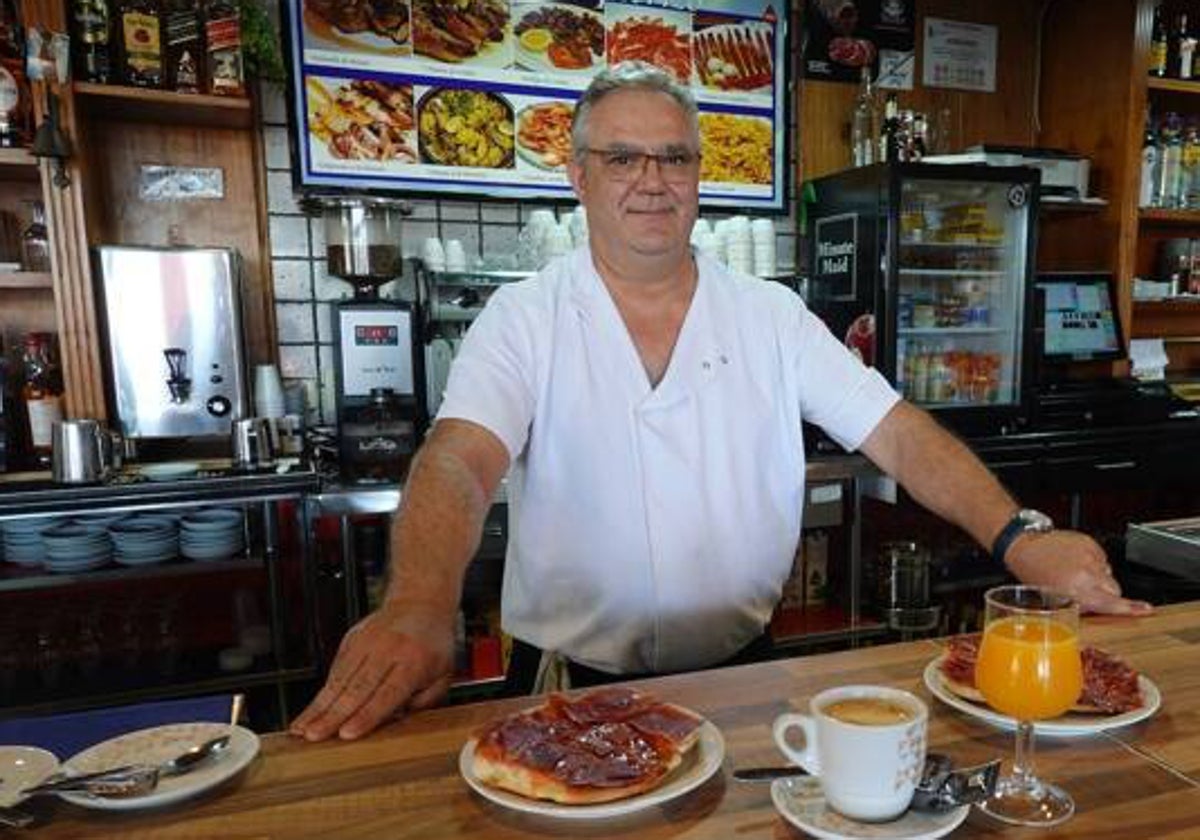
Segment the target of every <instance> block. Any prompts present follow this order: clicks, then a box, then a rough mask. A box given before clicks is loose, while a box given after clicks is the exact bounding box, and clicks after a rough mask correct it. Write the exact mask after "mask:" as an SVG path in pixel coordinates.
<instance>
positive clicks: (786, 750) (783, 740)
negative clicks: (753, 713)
mask: <svg viewBox="0 0 1200 840" xmlns="http://www.w3.org/2000/svg"><path fill="white" fill-rule="evenodd" d="M792 727H797V728H799V729H803V730H804V749H802V750H797V749H796V748H794V747H792V746H791V745H790V744H788V742H787V733H788V730H789V729H791V728H792ZM771 733H772V734H773V735H774V736H775V745H776V746H777V747H779V750H780V752H782V753H783V754H784V755H785V756H787V758H788V760H789V761H791V762H792V763H793V764H797V765H799V766H800V767H803V768H804V769H805V770H807V771H808V772H809V773H811V774H812V775H814V776H819V775H821V765H820V762H819V761H817V726H816V722H815V721H813V719H812V718H811V717H809V716H808V715H801V714H795V713H791V714H786V715H780V716H779V717H777V718H775V724H774V726H773V727H772V728H771Z"/></svg>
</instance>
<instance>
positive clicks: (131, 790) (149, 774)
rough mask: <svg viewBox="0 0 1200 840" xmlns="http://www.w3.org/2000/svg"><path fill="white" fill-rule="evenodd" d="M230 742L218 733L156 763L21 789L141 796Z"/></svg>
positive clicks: (132, 765)
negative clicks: (159, 782) (161, 780)
mask: <svg viewBox="0 0 1200 840" xmlns="http://www.w3.org/2000/svg"><path fill="white" fill-rule="evenodd" d="M228 746H229V735H219V736H217V737H216V738H212V739H210V740H208V741H205V742H204V743H203V744H198V745H196V746H194V747H190V748H189V749H187V750H185V751H184V752H182V753H180V754H179V755H177V756H175V757H174V758H172V759H169V760H167V761H164V762H163V763H162V764H159V765H157V766H154V765H148V764H127V765H124V766H122V767H110V768H109V769H107V770H99V771H97V772H95V773H84V774H83V775H80V776H66V777H63V778H56V779H51V780H49V781H46V782H43V783H42V784H40V785H35V786H34V787H31V788H26V789H25V790H23V791H21V793H22V794H24V795H26V796H33V795H35V794H44V793H74V792H77V791H83V792H84V793H90V794H92V795H93V796H142V795H144V794H147V793H149V792H150V791H152V790H154V789H155V788H156V787H158V781H159V779H160V778H169V777H171V776H182V775H183V774H185V773H189V772H191V771H192V770H194V769H195V768H196V767H197V766H199V765H200V764H202V763H203V762H205V761H207V760H208V759H209V758H211V757H212V756H214V755H216V754H217V753H219V752H221V751H222V750H224V749H225V748H226V747H228Z"/></svg>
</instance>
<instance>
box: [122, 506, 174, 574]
mask: <svg viewBox="0 0 1200 840" xmlns="http://www.w3.org/2000/svg"><path fill="white" fill-rule="evenodd" d="M108 535H109V537H110V538H111V539H112V541H113V546H114V547H115V548H116V555H115V557H114V558H113V559H115V560H116V561H117V562H118V563H120V564H121V565H122V566H149V565H153V564H155V563H162V562H165V561H167V560H174V559H175V558H176V557H177V556H179V527H178V526H177V525H176V524H175V520H174V519H169V518H167V517H165V516H133V517H130V518H128V519H123V520H121V521H120V522H114V523H112V524H111V525H109V526H108Z"/></svg>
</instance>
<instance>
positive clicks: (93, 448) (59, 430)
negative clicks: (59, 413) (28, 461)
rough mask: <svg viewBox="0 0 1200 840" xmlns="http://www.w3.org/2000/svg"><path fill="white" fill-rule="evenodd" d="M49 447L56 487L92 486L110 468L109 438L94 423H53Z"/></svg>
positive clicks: (51, 470)
mask: <svg viewBox="0 0 1200 840" xmlns="http://www.w3.org/2000/svg"><path fill="white" fill-rule="evenodd" d="M50 446H51V468H50V473H51V476H52V477H53V479H54V481H55V482H56V483H58V484H94V483H96V482H98V481H103V480H104V479H105V478H107V477H108V474H109V472H110V470H111V468H112V438H110V437H109V435H108V432H107V431H106V430H105V429H104V427H102V426H101V425H100V422H99V421H98V420H58V421H55V423H54V425H53V426H51V429H50Z"/></svg>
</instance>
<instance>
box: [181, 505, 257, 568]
mask: <svg viewBox="0 0 1200 840" xmlns="http://www.w3.org/2000/svg"><path fill="white" fill-rule="evenodd" d="M179 529H180V530H179V550H180V552H181V553H182V554H183V556H184V557H187V558H188V559H189V560H224V559H225V558H226V557H232V556H233V555H235V554H237V553H238V552H239V551H241V550H242V548H243V547H244V545H245V543H244V541H243V539H242V512H241V511H240V510H233V509H229V508H209V509H207V510H200V511H196V512H195V513H190V514H188V515H187V516H185V517H183V519H181V520H179Z"/></svg>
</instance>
